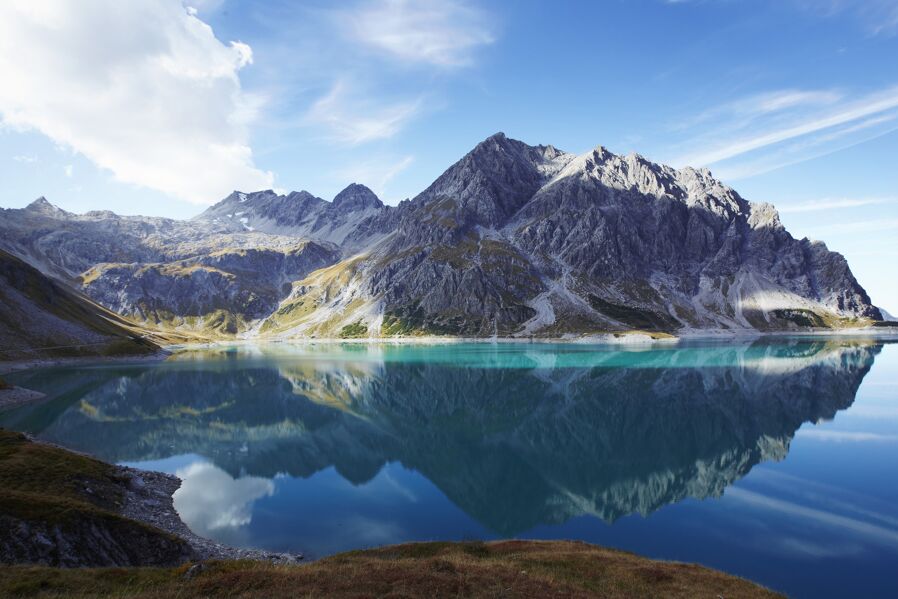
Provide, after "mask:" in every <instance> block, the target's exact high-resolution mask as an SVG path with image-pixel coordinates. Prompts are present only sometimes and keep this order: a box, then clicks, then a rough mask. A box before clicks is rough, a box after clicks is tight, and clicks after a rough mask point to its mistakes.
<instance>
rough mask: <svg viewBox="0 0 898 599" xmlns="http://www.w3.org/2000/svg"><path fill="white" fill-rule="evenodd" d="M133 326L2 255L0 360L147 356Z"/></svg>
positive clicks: (149, 347) (146, 344)
mask: <svg viewBox="0 0 898 599" xmlns="http://www.w3.org/2000/svg"><path fill="white" fill-rule="evenodd" d="M135 331H136V328H135V327H134V325H133V324H132V323H130V322H128V321H126V320H124V319H123V318H121V317H120V316H118V315H117V314H114V313H112V312H110V311H109V310H107V309H106V308H103V307H102V306H99V305H97V304H95V303H94V302H92V301H90V300H89V299H87V298H85V297H83V296H81V295H80V294H78V293H76V292H74V291H73V290H71V289H68V288H67V287H65V286H64V285H62V284H60V283H58V282H56V281H54V280H52V279H50V278H48V277H47V276H45V275H44V274H42V273H41V272H40V271H38V270H37V269H35V268H33V267H31V266H29V265H28V264H26V263H25V262H23V261H22V260H20V259H19V258H17V257H15V256H12V255H10V254H8V253H6V252H4V251H3V250H0V360H9V359H27V358H36V357H45V356H97V355H111V354H132V355H140V354H148V353H152V352H153V351H156V350H158V349H159V347H158V346H157V345H155V344H154V343H152V342H150V341H148V340H146V339H143V338H141V337H140V335H139V334H138V333H137V332H135Z"/></svg>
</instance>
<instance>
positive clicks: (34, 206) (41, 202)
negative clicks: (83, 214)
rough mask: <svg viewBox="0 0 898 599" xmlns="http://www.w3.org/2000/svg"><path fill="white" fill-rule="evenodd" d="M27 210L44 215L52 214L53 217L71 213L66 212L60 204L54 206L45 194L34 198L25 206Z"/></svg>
mask: <svg viewBox="0 0 898 599" xmlns="http://www.w3.org/2000/svg"><path fill="white" fill-rule="evenodd" d="M25 210H27V211H28V212H31V213H34V214H41V215H43V216H52V217H57V218H60V217H65V216H69V215H70V213H69V212H66V211H65V210H63V209H62V208H59V207H58V206H54V205H53V204H51V203H50V202H48V201H47V198H45V197H44V196H41V197H39V198H38V199H36V200H34V201H33V202H31V203H30V204H28V205H27V206H26V207H25Z"/></svg>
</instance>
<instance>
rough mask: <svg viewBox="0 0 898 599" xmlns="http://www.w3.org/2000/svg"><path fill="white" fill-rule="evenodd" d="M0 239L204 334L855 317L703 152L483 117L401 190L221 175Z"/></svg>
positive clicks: (861, 319) (816, 321) (140, 315)
mask: <svg viewBox="0 0 898 599" xmlns="http://www.w3.org/2000/svg"><path fill="white" fill-rule="evenodd" d="M0 248H2V249H3V250H6V251H7V252H9V253H11V254H14V255H16V256H18V257H19V258H21V259H22V260H25V261H26V262H28V263H30V264H31V265H33V266H34V267H35V268H37V269H39V270H40V271H42V272H43V273H44V275H46V276H47V277H50V278H52V279H54V280H55V281H56V283H59V284H64V285H68V286H71V287H73V288H74V289H75V290H76V291H77V292H78V293H81V294H84V295H85V296H87V297H88V298H90V299H91V300H92V301H94V302H96V303H98V304H100V305H101V306H103V307H105V308H106V309H108V310H111V311H113V312H115V313H117V314H119V315H121V316H123V317H125V318H127V319H130V320H131V321H135V322H136V323H138V324H139V325H141V326H143V327H147V328H150V329H154V330H161V331H172V330H174V331H178V332H180V333H184V334H190V335H198V336H202V337H211V338H227V337H235V336H240V337H271V338H291V337H318V338H338V337H342V338H380V337H398V336H424V335H449V336H470V337H490V336H501V337H553V338H556V337H571V336H583V335H593V334H603V333H611V334H617V335H621V334H628V333H631V332H634V331H639V332H644V333H647V334H650V335H652V336H663V335H666V334H682V333H684V332H690V331H698V330H709V329H715V330H717V329H726V330H759V331H773V330H807V329H812V328H814V329H816V328H844V327H854V326H865V325H868V324H872V323H873V322H875V321H881V320H882V319H883V315H882V313H881V312H880V310H879V309H878V308H876V307H875V306H874V305H873V304H872V303H871V301H870V298H869V296H868V295H867V293H866V292H865V291H864V289H863V287H861V285H860V284H859V283H858V281H857V280H856V279H855V278H854V276H853V275H852V273H851V270H850V269H849V267H848V264H847V262H846V260H845V259H844V257H842V256H841V255H840V254H838V253H835V252H831V251H829V250H828V249H827V247H826V246H825V245H824V244H823V243H822V242H819V241H810V240H808V239H800V240H799V239H795V238H793V237H792V236H791V235H790V234H789V233H788V231H786V229H785V228H784V227H783V225H782V223H781V222H780V219H779V215H778V213H777V211H776V210H775V209H774V207H773V206H771V205H769V204H764V203H752V202H749V201H747V200H745V199H743V198H742V197H741V196H740V195H739V194H738V193H737V192H736V191H734V190H733V189H732V188H730V187H728V186H727V185H725V184H723V183H722V182H720V181H719V180H717V179H715V178H714V177H713V176H712V175H711V173H710V172H709V171H708V170H706V169H693V168H683V169H674V168H671V167H668V166H664V165H660V164H656V163H653V162H650V161H648V160H646V159H645V158H643V157H642V156H639V155H638V154H630V155H627V156H620V155H616V154H613V153H611V152H609V151H608V150H606V149H605V148H603V147H597V148H596V149H594V150H592V151H590V152H587V153H585V154H580V155H576V154H571V153H567V152H563V151H560V150H558V149H556V148H555V147H553V146H541V145H540V146H531V145H528V144H525V143H523V142H521V141H517V140H513V139H510V138H508V137H506V136H505V135H504V134H502V133H498V134H496V135H493V136H491V137H489V138H487V139H485V140H484V141H482V142H481V143H479V144H478V145H477V146H476V147H475V148H474V149H473V150H471V151H470V152H469V153H468V154H466V155H465V156H464V157H463V158H462V159H461V160H459V161H458V162H456V163H455V164H454V165H452V166H451V167H450V168H449V169H448V170H446V172H444V173H443V174H442V175H441V176H440V177H439V178H437V179H436V181H434V182H433V183H432V184H431V185H430V186H429V187H428V188H427V189H425V190H424V191H422V192H421V193H420V194H418V195H417V196H416V197H415V198H413V199H410V200H405V201H403V202H401V203H399V205H397V206H388V205H385V204H384V203H383V202H382V201H381V200H380V199H379V198H378V197H377V196H376V195H375V194H374V193H373V192H372V191H371V190H370V189H368V188H367V187H365V186H364V185H359V184H355V183H354V184H352V185H350V186H348V187H347V188H346V189H344V190H343V191H341V192H340V193H339V194H337V196H336V197H334V198H333V200H332V201H330V202H328V201H326V200H324V199H321V198H318V197H316V196H314V195H312V194H310V193H308V192H306V191H299V192H292V193H289V194H286V195H281V194H278V193H275V192H274V191H271V190H266V191H258V192H253V193H244V192H237V191H235V192H234V193H232V194H231V195H229V196H228V197H226V198H225V199H223V200H222V201H220V202H219V203H217V204H215V205H214V206H211V207H210V208H208V209H207V210H205V211H204V212H203V213H201V214H199V215H198V216H196V217H195V218H193V219H190V220H187V221H184V220H174V219H167V218H150V217H140V216H119V215H117V214H114V213H112V212H108V211H93V212H88V213H85V214H72V213H69V212H66V211H64V210H61V209H59V208H57V207H55V206H53V205H52V204H50V203H49V202H48V201H47V200H46V199H44V198H40V199H38V200H36V201H35V202H33V203H32V204H30V205H29V206H27V207H26V208H23V209H7V210H0Z"/></svg>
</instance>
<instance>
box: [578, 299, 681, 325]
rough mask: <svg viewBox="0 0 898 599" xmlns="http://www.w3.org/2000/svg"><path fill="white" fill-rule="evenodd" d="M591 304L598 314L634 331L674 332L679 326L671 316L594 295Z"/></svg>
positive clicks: (590, 300)
mask: <svg viewBox="0 0 898 599" xmlns="http://www.w3.org/2000/svg"><path fill="white" fill-rule="evenodd" d="M589 304H590V305H591V306H592V308H593V309H594V310H596V311H597V312H601V313H602V314H604V315H605V316H607V317H608V318H613V319H614V320H616V321H618V322H621V323H624V324H626V325H629V326H631V327H633V328H634V329H639V330H644V331H673V330H676V329H677V328H678V326H679V323H677V321H676V320H675V319H674V318H673V317H672V316H670V315H669V314H662V313H660V312H653V311H651V310H641V309H639V308H633V307H631V306H623V305H620V304H615V303H613V302H609V301H608V300H605V299H602V298H600V297H598V296H597V295H593V294H589Z"/></svg>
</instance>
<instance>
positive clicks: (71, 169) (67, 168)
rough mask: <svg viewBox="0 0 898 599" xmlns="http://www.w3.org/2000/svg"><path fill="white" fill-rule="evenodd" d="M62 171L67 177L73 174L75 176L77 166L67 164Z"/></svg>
mask: <svg viewBox="0 0 898 599" xmlns="http://www.w3.org/2000/svg"><path fill="white" fill-rule="evenodd" d="M62 170H63V171H64V172H65V176H66V177H71V176H72V175H73V174H75V165H73V164H67V165H65V166H64V167H62Z"/></svg>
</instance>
